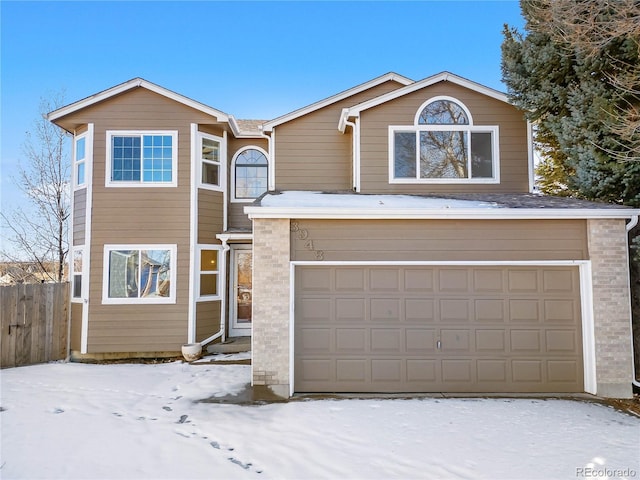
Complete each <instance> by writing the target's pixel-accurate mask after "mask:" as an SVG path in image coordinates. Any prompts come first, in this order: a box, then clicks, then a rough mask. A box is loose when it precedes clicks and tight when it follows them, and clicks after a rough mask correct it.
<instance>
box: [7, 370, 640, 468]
mask: <svg viewBox="0 0 640 480" xmlns="http://www.w3.org/2000/svg"><path fill="white" fill-rule="evenodd" d="M250 368H251V367H249V366H247V365H215V364H204V363H203V364H196V365H190V364H187V363H182V362H174V363H165V364H155V365H145V364H113V365H86V364H65V363H51V364H46V365H37V366H30V367H21V368H14V369H6V370H2V372H1V373H0V375H1V386H2V390H1V399H2V402H1V410H2V411H1V413H0V422H1V428H2V443H1V458H0V466H1V468H0V478H2V479H3V480H9V479H200V478H203V479H245V478H263V479H268V478H277V479H316V478H327V479H341V480H348V479H367V480H369V479H378V478H379V479H394V478H397V479H441V478H444V479H446V478H468V479H478V478H488V479H501V478H504V479H576V478H578V479H580V478H598V479H602V478H630V479H637V478H640V419H639V418H636V417H633V416H630V415H627V414H624V413H620V412H618V411H616V410H614V409H612V408H609V407H606V406H603V405H600V404H596V403H589V402H583V401H570V400H557V399H556V400H541V399H449V398H447V399H445V398H416V399H408V400H407V399H345V400H335V399H334V400H331V399H324V400H300V401H293V402H289V403H274V404H268V405H252V406H241V405H234V404H216V403H202V402H198V400H202V399H206V398H209V397H214V396H218V397H220V396H225V395H228V394H236V393H239V392H241V391H242V390H243V389H244V388H245V386H246V384H247V383H248V381H249V376H250Z"/></svg>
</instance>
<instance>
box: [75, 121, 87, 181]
mask: <svg viewBox="0 0 640 480" xmlns="http://www.w3.org/2000/svg"><path fill="white" fill-rule="evenodd" d="M83 138H84V158H83V159H82V160H78V159H77V157H76V155H77V153H78V152H77V145H78V142H79V141H80V140H81V139H83ZM89 141H90V137H89V131H86V132H84V133H81V134H80V135H77V136H75V137H74V139H73V190H74V191H76V190H82V189H83V188H87V181H88V179H87V169H88V165H89V161H88V160H89V159H88V156H89ZM81 163H82V164H84V182H83V183H78V166H79V165H80V164H81Z"/></svg>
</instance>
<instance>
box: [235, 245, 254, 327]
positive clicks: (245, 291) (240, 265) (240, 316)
mask: <svg viewBox="0 0 640 480" xmlns="http://www.w3.org/2000/svg"><path fill="white" fill-rule="evenodd" d="M252 264H253V253H252V250H251V246H250V245H246V246H245V245H243V246H237V247H234V248H232V250H231V278H232V279H233V288H232V289H231V292H230V297H231V298H230V299H229V305H230V306H231V309H230V313H231V318H230V322H229V336H230V337H246V336H250V335H251V310H252V302H251V298H252V289H251V282H252Z"/></svg>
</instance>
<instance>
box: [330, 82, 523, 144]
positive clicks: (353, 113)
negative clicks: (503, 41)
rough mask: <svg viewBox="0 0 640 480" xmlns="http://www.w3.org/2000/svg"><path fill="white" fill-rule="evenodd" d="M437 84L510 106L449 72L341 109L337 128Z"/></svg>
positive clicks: (501, 97) (497, 95)
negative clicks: (476, 93)
mask: <svg viewBox="0 0 640 480" xmlns="http://www.w3.org/2000/svg"><path fill="white" fill-rule="evenodd" d="M439 82H451V83H455V84H456V85H460V86H462V87H465V88H468V89H469V90H473V91H475V92H478V93H480V94H482V95H486V96H488V97H491V98H495V99H496V100H500V101H501V102H504V103H508V104H510V102H509V99H508V97H507V95H506V94H505V93H502V92H499V91H498V90H494V89H493V88H489V87H485V86H484V85H481V84H479V83H476V82H473V81H471V80H467V79H466V78H462V77H459V76H458V75H455V74H453V73H450V72H441V73H438V74H436V75H433V76H431V77H427V78H425V79H423V80H420V81H418V82H414V83H411V84H409V85H406V86H404V87H402V88H398V89H397V90H394V91H392V92H389V93H385V94H384V95H380V96H379V97H376V98H372V99H371V100H367V101H365V102H362V103H359V104H358V105H354V106H352V107H350V108H345V109H343V110H342V115H341V116H340V121H339V123H338V128H339V129H340V131H342V132H344V130H345V128H346V123H345V121H346V120H347V119H348V118H349V117H357V116H358V115H359V114H360V112H362V111H363V110H367V109H369V108H373V107H376V106H378V105H381V104H383V103H386V102H389V101H391V100H394V99H396V98H399V97H402V96H404V95H407V94H409V93H412V92H415V91H417V90H420V89H422V88H426V87H429V86H431V85H434V84H436V83H439Z"/></svg>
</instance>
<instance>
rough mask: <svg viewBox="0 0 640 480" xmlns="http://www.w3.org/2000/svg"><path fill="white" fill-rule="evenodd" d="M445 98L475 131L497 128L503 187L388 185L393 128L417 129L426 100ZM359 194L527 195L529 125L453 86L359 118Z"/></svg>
mask: <svg viewBox="0 0 640 480" xmlns="http://www.w3.org/2000/svg"><path fill="white" fill-rule="evenodd" d="M439 95H447V96H450V97H453V98H456V99H458V100H459V101H461V102H462V103H463V104H464V105H465V106H466V107H467V108H468V109H469V111H470V112H471V116H472V117H473V124H474V125H490V126H494V125H497V126H498V127H499V133H498V135H499V147H500V183H499V184H464V183H457V184H439V185H436V184H419V185H402V184H390V183H389V125H396V126H397V125H414V119H415V115H416V113H417V111H418V109H419V108H420V106H421V105H422V104H423V103H424V102H425V101H427V100H428V99H430V98H432V97H435V96H439ZM360 135H361V157H360V162H361V191H362V192H363V193H427V192H433V193H452V192H479V193H487V192H510V193H515V192H528V191H529V170H528V147H527V124H526V121H525V120H524V115H523V113H522V112H521V111H519V110H517V109H516V108H514V107H512V106H510V105H508V104H506V103H504V102H501V101H499V100H496V99H493V98H491V97H487V96H485V95H482V94H480V93H478V92H474V91H472V90H469V89H466V88H464V87H461V86H459V85H455V84H453V83H450V82H440V83H437V84H435V85H432V86H429V87H426V88H424V89H421V90H418V91H416V92H413V93H410V94H407V95H405V96H403V97H400V98H397V99H395V100H393V101H390V102H388V103H385V104H382V105H379V106H377V107H374V108H371V109H369V110H365V111H364V112H362V114H361V127H360Z"/></svg>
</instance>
